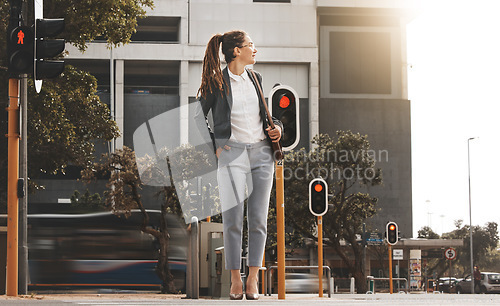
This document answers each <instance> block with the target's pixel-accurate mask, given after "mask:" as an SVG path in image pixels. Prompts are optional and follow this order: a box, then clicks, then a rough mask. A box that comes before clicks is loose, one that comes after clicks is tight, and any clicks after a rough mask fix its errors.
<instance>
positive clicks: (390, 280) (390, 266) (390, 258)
mask: <svg viewBox="0 0 500 306" xmlns="http://www.w3.org/2000/svg"><path fill="white" fill-rule="evenodd" d="M389 292H390V293H391V294H392V292H393V291H392V245H390V244H389Z"/></svg>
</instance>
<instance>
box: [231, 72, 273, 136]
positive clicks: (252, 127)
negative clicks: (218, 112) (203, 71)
mask: <svg viewBox="0 0 500 306" xmlns="http://www.w3.org/2000/svg"><path fill="white" fill-rule="evenodd" d="M227 71H228V73H229V79H230V82H231V91H232V94H233V107H232V109H231V137H230V138H229V139H230V140H233V141H236V142H240V143H256V142H259V141H261V140H263V139H265V138H266V134H265V133H264V130H263V129H262V118H261V117H260V108H259V98H258V96H257V91H256V89H255V86H254V85H253V82H252V80H251V79H250V76H249V75H248V72H247V71H246V69H245V71H244V72H243V73H242V74H241V75H235V74H233V73H231V70H229V68H228V69H227Z"/></svg>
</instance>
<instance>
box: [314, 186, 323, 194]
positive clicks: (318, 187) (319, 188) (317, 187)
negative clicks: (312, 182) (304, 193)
mask: <svg viewBox="0 0 500 306" xmlns="http://www.w3.org/2000/svg"><path fill="white" fill-rule="evenodd" d="M314 190H316V192H321V191H322V190H323V186H322V185H321V184H317V185H316V186H314Z"/></svg>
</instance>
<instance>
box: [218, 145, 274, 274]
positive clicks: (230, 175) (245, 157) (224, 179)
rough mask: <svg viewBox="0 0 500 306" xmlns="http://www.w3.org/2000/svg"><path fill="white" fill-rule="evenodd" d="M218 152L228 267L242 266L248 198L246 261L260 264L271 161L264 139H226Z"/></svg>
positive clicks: (268, 147) (271, 182)
mask: <svg viewBox="0 0 500 306" xmlns="http://www.w3.org/2000/svg"><path fill="white" fill-rule="evenodd" d="M227 145H228V146H229V147H230V149H229V150H223V151H222V152H221V154H220V156H219V165H218V169H217V180H218V183H219V197H220V202H221V206H222V207H221V208H222V222H223V224H224V225H223V227H224V253H225V257H226V269H227V270H239V269H240V268H241V245H242V237H243V214H244V211H243V210H244V209H243V207H244V200H245V199H246V198H248V201H247V222H248V257H247V265H248V266H250V267H261V266H262V257H263V255H264V247H265V244H266V237H267V212H268V208H269V196H270V193H271V188H272V186H273V174H274V161H273V158H272V150H271V146H270V145H269V142H268V140H267V139H265V140H263V141H261V142H258V143H255V144H242V143H235V142H231V141H229V142H228V143H227Z"/></svg>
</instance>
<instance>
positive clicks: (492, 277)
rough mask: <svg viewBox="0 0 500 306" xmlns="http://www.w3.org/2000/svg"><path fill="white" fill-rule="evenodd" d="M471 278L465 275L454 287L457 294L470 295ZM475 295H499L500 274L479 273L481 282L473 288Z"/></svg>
mask: <svg viewBox="0 0 500 306" xmlns="http://www.w3.org/2000/svg"><path fill="white" fill-rule="evenodd" d="M471 286H472V278H471V276H470V275H467V276H466V277H465V278H464V279H463V280H462V281H460V282H458V283H457V285H456V292H457V293H471ZM474 292H475V293H500V273H496V272H481V281H480V282H479V284H477V285H476V286H475V288H474Z"/></svg>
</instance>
